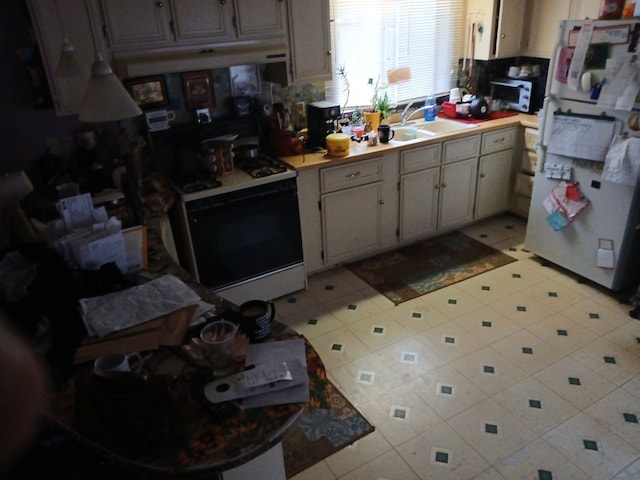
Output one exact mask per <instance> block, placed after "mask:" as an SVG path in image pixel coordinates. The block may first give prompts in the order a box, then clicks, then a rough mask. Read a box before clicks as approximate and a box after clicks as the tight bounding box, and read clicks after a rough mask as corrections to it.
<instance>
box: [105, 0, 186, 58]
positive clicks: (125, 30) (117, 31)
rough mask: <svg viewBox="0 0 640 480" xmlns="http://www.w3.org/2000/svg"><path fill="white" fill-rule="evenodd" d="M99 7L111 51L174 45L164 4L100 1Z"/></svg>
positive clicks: (154, 0) (137, 0)
mask: <svg viewBox="0 0 640 480" xmlns="http://www.w3.org/2000/svg"><path fill="white" fill-rule="evenodd" d="M101 4H102V12H103V14H104V20H105V32H106V34H107V38H108V40H109V44H110V45H111V48H113V49H123V48H124V49H126V48H134V47H135V48H144V47H154V46H160V45H167V44H170V43H171V42H173V40H174V39H173V35H172V33H171V29H170V16H171V9H170V6H169V3H168V2H167V1H164V2H163V1H159V0H127V1H124V2H123V1H122V0H102V2H101Z"/></svg>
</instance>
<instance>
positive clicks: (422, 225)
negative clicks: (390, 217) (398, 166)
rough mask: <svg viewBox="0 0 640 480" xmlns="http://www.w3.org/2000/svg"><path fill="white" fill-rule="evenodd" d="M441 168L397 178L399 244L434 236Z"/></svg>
mask: <svg viewBox="0 0 640 480" xmlns="http://www.w3.org/2000/svg"><path fill="white" fill-rule="evenodd" d="M439 182H440V167H434V168H429V169H427V170H422V171H419V172H414V173H409V174H407V175H402V177H400V241H402V242H404V241H407V240H414V239H418V238H420V237H423V236H426V234H428V233H431V232H434V231H435V230H436V228H437V221H438V196H439V192H440V184H439Z"/></svg>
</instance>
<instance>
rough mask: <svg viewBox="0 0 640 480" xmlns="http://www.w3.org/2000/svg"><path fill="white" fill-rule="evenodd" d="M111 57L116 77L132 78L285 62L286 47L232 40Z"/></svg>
mask: <svg viewBox="0 0 640 480" xmlns="http://www.w3.org/2000/svg"><path fill="white" fill-rule="evenodd" d="M113 60H114V64H115V70H116V72H117V74H118V76H119V77H120V78H132V77H142V76H146V75H160V74H164V73H174V72H188V71H191V70H209V69H212V68H223V67H231V66H233V65H245V64H262V63H276V62H287V63H288V61H289V47H288V45H285V44H284V43H271V44H265V43H264V42H258V41H256V42H233V43H225V44H215V45H212V46H207V47H199V48H197V49H194V48H191V49H179V50H173V49H172V50H162V51H157V50H156V51H153V52H144V51H142V52H141V51H138V52H135V53H121V54H118V53H114V54H113Z"/></svg>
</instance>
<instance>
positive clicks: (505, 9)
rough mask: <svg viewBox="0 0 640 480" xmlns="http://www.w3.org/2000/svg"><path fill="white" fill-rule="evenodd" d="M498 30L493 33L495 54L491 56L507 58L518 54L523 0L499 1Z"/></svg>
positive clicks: (520, 44) (520, 39) (522, 19)
mask: <svg viewBox="0 0 640 480" xmlns="http://www.w3.org/2000/svg"><path fill="white" fill-rule="evenodd" d="M499 4H500V11H499V12H498V31H497V32H496V33H495V42H496V44H495V47H494V48H495V54H494V55H493V56H492V58H508V57H515V56H517V55H520V50H521V49H522V26H523V22H524V15H523V14H522V12H523V11H524V9H525V0H502V1H501V2H499Z"/></svg>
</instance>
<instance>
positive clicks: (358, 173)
mask: <svg viewBox="0 0 640 480" xmlns="http://www.w3.org/2000/svg"><path fill="white" fill-rule="evenodd" d="M358 176H360V172H359V171H358V172H353V173H348V174H346V175H345V177H347V178H356V177H358Z"/></svg>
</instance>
